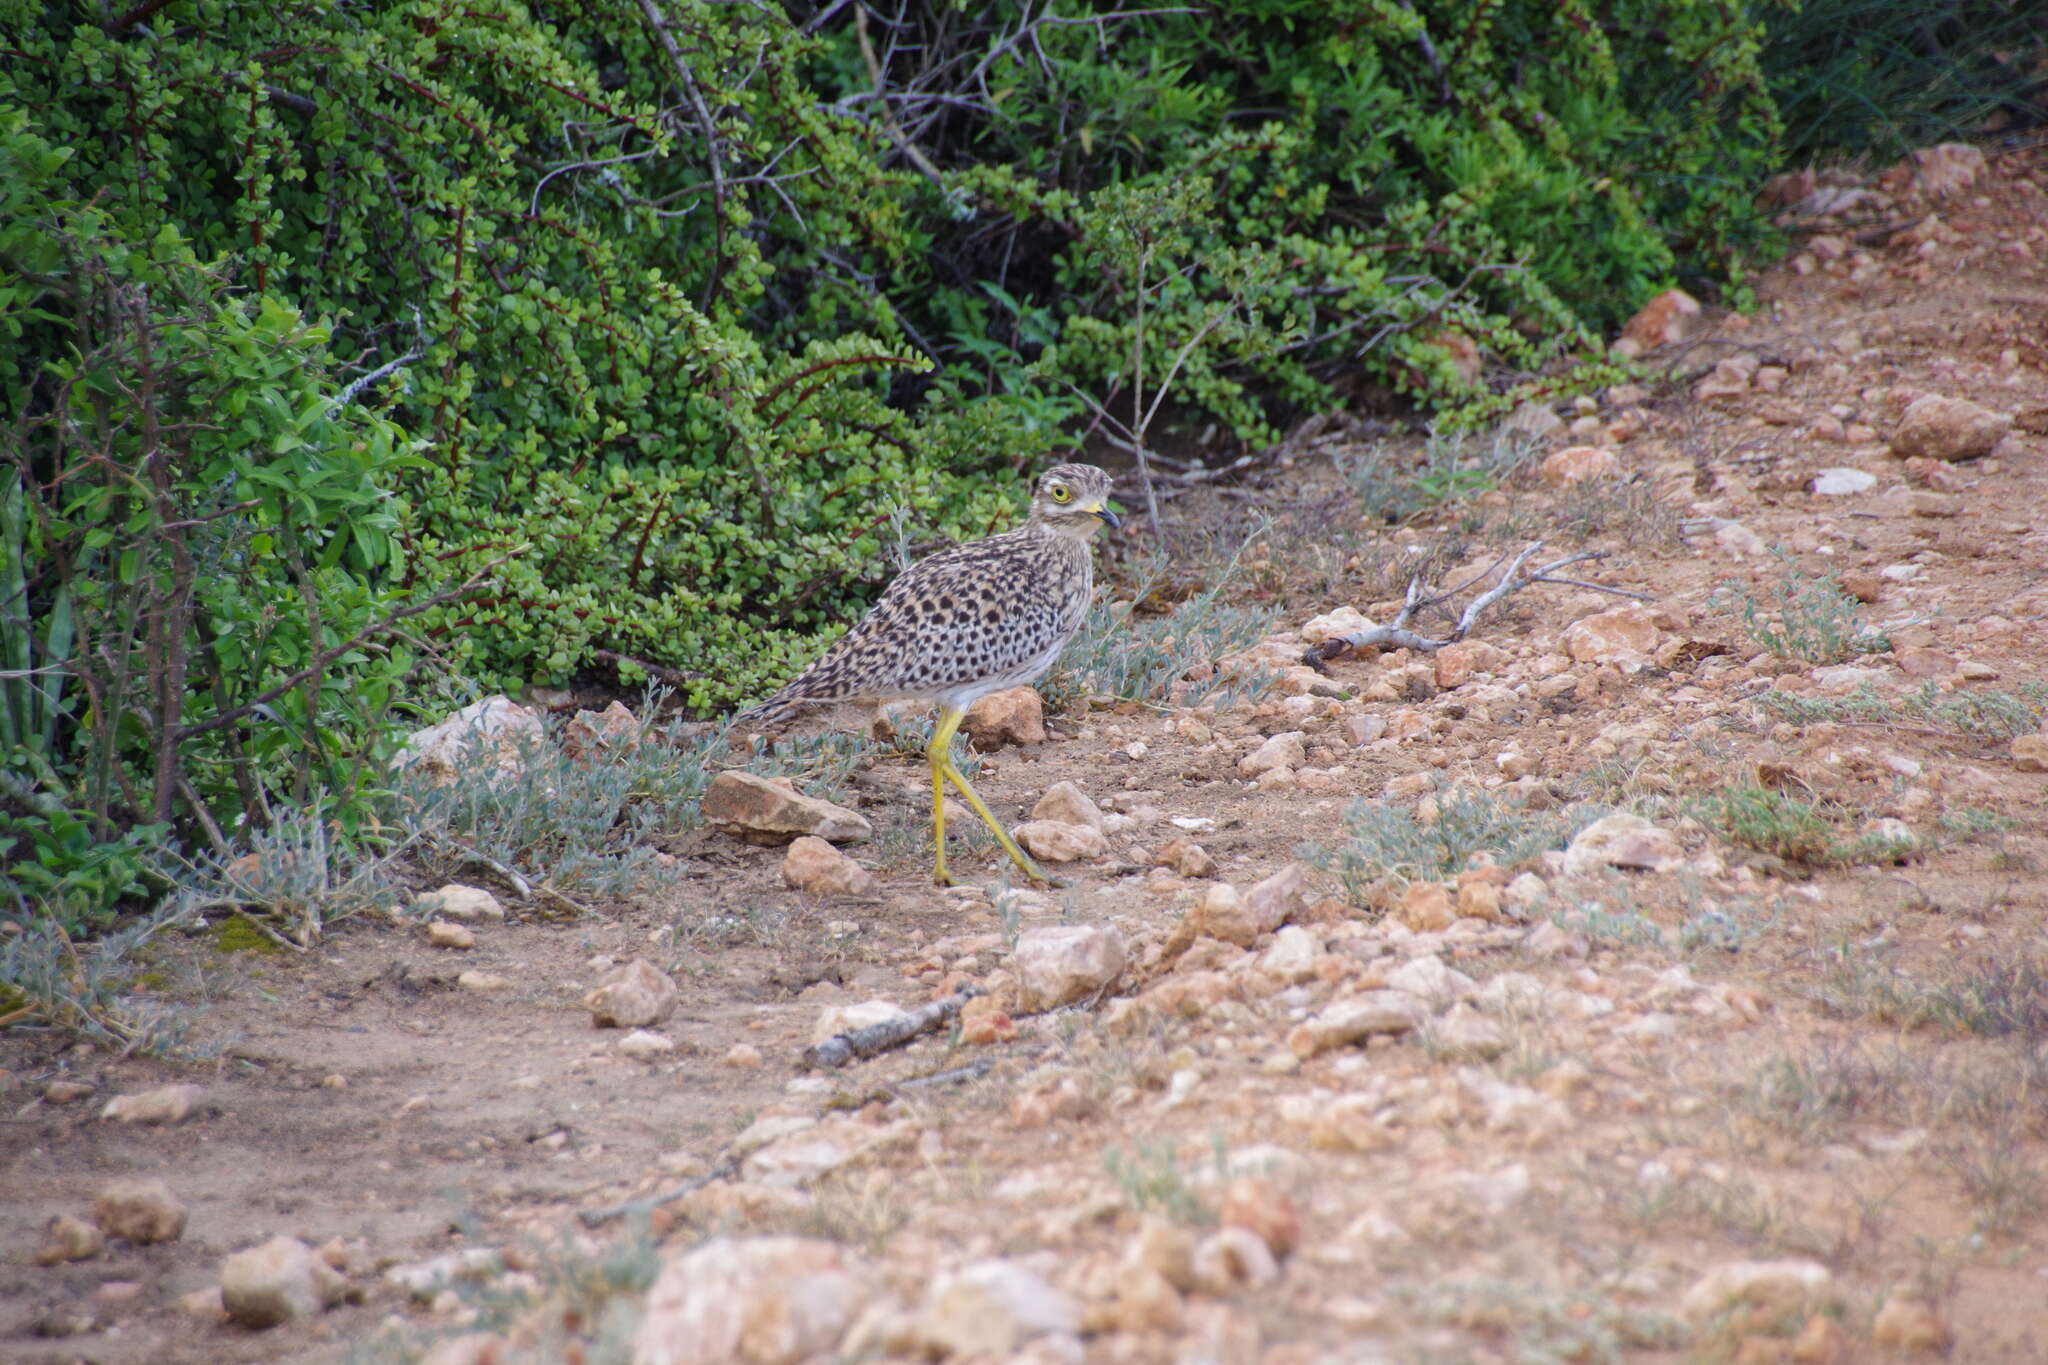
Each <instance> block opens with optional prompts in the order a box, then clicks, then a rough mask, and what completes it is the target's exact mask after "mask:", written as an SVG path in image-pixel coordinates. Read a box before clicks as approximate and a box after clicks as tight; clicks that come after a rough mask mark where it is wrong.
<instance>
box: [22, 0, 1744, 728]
mask: <svg viewBox="0 0 2048 1365" xmlns="http://www.w3.org/2000/svg"><path fill="white" fill-rule="evenodd" d="M188 8H189V9H190V11H191V14H190V15H187V13H186V10H187V9H188ZM651 11H652V12H653V13H655V14H657V15H658V16H659V18H660V24H659V25H658V26H657V25H656V24H653V23H650V22H649V12H650V7H639V8H636V7H631V6H617V7H597V8H588V7H586V8H583V9H575V8H570V9H557V10H551V11H547V12H538V11H529V10H526V9H522V8H520V7H518V6H501V7H493V8H490V9H486V10H479V9H476V8H474V7H466V6H460V5H456V4H454V3H450V2H448V0H420V2H419V3H415V4H409V5H404V6H380V7H371V8H369V9H363V10H350V11H346V12H342V11H333V10H324V9H306V8H293V7H266V6H239V5H227V4H219V3H204V2H201V0H194V3H192V4H190V5H189V6H187V5H180V6H178V7H175V9H174V10H155V9H151V8H150V7H148V6H142V7H137V8H135V9H132V10H127V11H123V12H121V13H118V14H115V15H112V16H111V17H110V16H109V15H108V14H107V13H105V12H104V11H102V10H101V9H100V8H99V7H95V6H86V5H82V4H28V3H22V0H12V2H11V3H4V4H0V33H4V34H5V36H6V38H7V41H8V42H9V44H10V45H11V46H12V47H13V49H14V50H15V51H17V52H18V53H20V54H21V58H20V59H19V60H16V61H14V62H12V63H10V65H9V67H8V68H7V70H6V71H5V72H0V100H5V101H9V102H12V103H15V104H17V105H18V106H20V107H22V108H26V109H32V110H34V111H35V112H36V117H37V118H38V119H39V120H40V121H41V122H42V124H43V129H44V133H45V136H46V137H47V138H48V139H49V141H50V142H51V143H53V144H56V145H60V146H62V147H64V148H66V149H67V150H69V151H70V152H72V153H73V155H72V158H71V160H70V161H69V162H68V163H67V164H66V168H65V172H64V174H65V176H66V177H67V183H68V186H69V191H70V193H71V194H72V196H73V197H75V198H76V199H78V200H80V201H87V200H95V199H97V202H99V203H101V204H102V206H103V211H104V212H105V213H106V214H107V215H108V219H109V224H110V226H111V229H112V230H113V231H114V233H115V234H116V235H117V236H119V237H121V238H122V239H124V240H127V241H130V242H142V241H149V240H153V239H154V238H155V236H156V235H157V233H159V232H160V231H162V230H164V229H166V228H169V229H172V230H174V231H177V232H179V233H181V234H183V235H184V236H185V237H187V238H188V239H189V240H190V241H191V242H192V245H193V248H194V254H195V257H196V259H199V260H201V261H206V262H209V263H214V262H219V263H221V268H222V269H223V270H224V271H225V272H226V274H227V276H229V277H231V278H232V280H233V282H234V283H235V285H236V286H237V287H240V288H243V289H247V290H250V291H253V292H254V293H258V294H261V293H268V294H271V295H275V296H276V297H277V298H278V299H280V300H288V301H289V302H290V303H291V304H293V305H295V306H296V307H297V309H298V310H299V312H300V313H301V315H303V316H308V317H321V318H324V319H326V323H325V324H324V325H327V326H329V327H331V328H332V329H333V335H334V340H335V349H336V351H337V353H338V354H340V355H345V356H348V357H350V360H349V361H348V362H347V365H346V366H345V367H344V368H343V370H342V371H341V372H339V373H337V375H336V378H337V380H345V381H347V382H348V383H349V384H350V385H351V396H354V397H358V398H361V399H364V400H366V401H368V402H370V403H371V404H372V405H373V407H375V408H376V409H377V410H379V411H381V412H382V413H383V414H384V415H385V416H387V417H388V418H390V419H391V420H392V421H393V422H395V423H396V424H397V426H398V429H399V430H400V431H402V432H405V433H408V434H409V435H410V436H411V437H413V438H415V439H417V440H418V441H419V442H421V451H422V454H423V457H424V458H423V459H422V460H421V461H420V462H419V463H418V464H417V465H407V466H406V467H404V468H402V469H399V470H396V471H393V476H392V478H391V479H390V481H389V485H388V487H387V488H386V490H385V491H387V492H390V493H392V494H394V495H395V496H394V497H393V498H392V499H391V500H390V502H389V504H388V510H389V511H390V512H391V514H392V516H393V517H394V518H395V520H394V523H393V525H392V526H391V527H390V528H389V535H390V537H391V540H392V544H393V547H394V549H393V554H392V559H391V561H390V562H389V564H388V565H387V566H386V568H385V570H384V573H385V574H387V575H389V576H391V577H394V578H395V579H396V581H397V583H398V585H400V586H402V587H403V588H405V589H406V590H408V591H409V592H412V593H414V594H416V595H419V594H430V593H432V592H435V591H438V590H442V589H446V588H450V587H454V586H458V585H461V584H463V583H465V582H466V581H467V580H468V578H469V577H470V576H471V575H472V574H477V573H487V574H488V576H489V578H490V580H491V582H490V586H489V590H488V591H486V592H484V593H482V594H481V595H478V596H477V597H476V598H475V599H474V600H472V601H466V602H464V603H463V604H461V605H459V606H456V605H450V606H447V607H445V608H437V609H435V610H432V611H429V612H427V613H426V614H425V615H424V616H423V617H422V618H421V619H420V620H418V621H417V622H416V623H415V628H416V630H417V631H418V633H419V635H420V637H421V638H422V639H423V640H424V641H426V642H427V643H429V644H431V645H432V647H433V648H434V649H435V650H437V651H438V652H439V653H440V654H441V655H442V656H443V657H444V658H446V659H447V660H448V661H449V662H451V663H453V664H455V665H456V666H458V667H461V668H464V669H466V670H468V671H470V672H472V673H473V674H475V675H477V676H479V677H480V678H482V679H483V680H485V681H486V682H488V683H491V684H494V685H512V684H523V683H526V682H529V681H536V682H550V683H556V682H561V681H564V680H566V679H568V678H570V677H571V676H573V675H575V674H577V673H579V672H580V671H583V670H587V669H591V668H601V669H604V670H606V671H608V672H609V671H622V672H623V673H624V674H625V675H626V676H627V677H628V678H633V677H637V676H639V674H640V673H641V672H642V671H643V670H642V668H641V665H647V666H650V667H651V669H652V670H653V671H655V672H656V673H657V675H658V676H662V677H665V678H669V679H671V680H673V681H676V682H678V683H679V684H680V685H681V687H682V688H683V691H684V699H685V700H686V701H687V702H688V703H689V704H690V705H692V706H694V707H697V708H699V709H705V708H711V707H716V706H721V705H724V704H726V703H729V702H731V701H733V700H735V699H739V698H743V697H746V696H749V695H753V694H756V693H758V692H759V691H760V690H762V689H763V688H765V687H766V686H767V685H769V684H770V683H771V682H773V681H776V680H779V679H780V677H782V676H783V675H785V674H786V673H787V672H789V671H790V670H791V669H792V668H793V667H794V665H795V664H796V663H797V661H798V660H799V659H800V658H801V657H802V656H803V655H805V654H808V653H809V652H811V651H813V650H815V649H816V648H817V647H818V646H819V645H820V644H822V643H823V642H824V641H825V640H827V639H829V638H830V636H831V635H832V634H833V633H834V632H835V631H836V630H837V629H839V628H840V626H841V625H842V624H843V622H844V621H846V620H847V619H848V618H849V617H851V616H852V615H853V614H855V613H856V612H857V611H858V610H859V609H860V608H861V607H862V606H864V605H865V604H866V603H867V602H869V601H871V600H872V598H873V597H874V595H875V594H876V592H877V591H878V589H879V587H880V586H881V581H882V579H883V577H884V568H885V566H886V565H887V564H888V563H889V560H890V556H889V554H888V553H887V551H888V550H889V549H890V548H891V546H892V543H903V542H907V543H910V544H913V545H925V544H930V543H934V542H936V541H940V540H943V539H944V538H945V537H949V536H961V535H968V534H977V533H980V532H982V531H985V530H987V529H988V528H989V527H990V526H992V525H994V524H996V523H999V522H1001V521H1004V520H1007V519H1008V518H1009V517H1010V516H1011V515H1012V511H1011V509H1012V508H1013V506H1014V504H1013V503H1012V502H1011V501H1010V500H1009V499H1008V498H1006V497H1005V496H1004V493H1003V490H1002V488H1001V487H999V486H992V485H991V484H989V483H988V482H985V478H986V476H987V475H989V474H995V475H997V476H999V477H1000V478H1007V477H1008V476H1009V475H1010V474H1011V473H1012V472H1014V471H1017V470H1019V469H1020V468H1021V467H1022V466H1023V465H1024V464H1026V463H1027V462H1029V461H1030V460H1031V459H1033V458H1034V457H1035V456H1036V455H1038V454H1039V453H1040V452H1042V451H1043V450H1045V449H1046V448H1047V447H1048V446H1049V445H1050V444H1051V443H1052V442H1053V441H1054V440H1056V439H1058V438H1059V437H1060V436H1062V435H1063V434H1070V433H1071V432H1072V430H1073V424H1074V422H1075V421H1076V420H1077V419H1079V418H1082V417H1085V416H1087V415H1088V412H1089V409H1090V408H1091V407H1093V408H1094V409H1095V411H1096V413H1097V415H1099V414H1100V413H1101V412H1103V411H1118V412H1121V411H1123V410H1124V406H1123V405H1124V403H1125V401H1126V400H1130V401H1131V402H1132V403H1134V404H1138V403H1139V402H1140V400H1142V407H1143V409H1145V410H1148V411H1155V412H1156V411H1159V410H1160V409H1159V407H1158V404H1157V401H1156V400H1157V397H1158V395H1159V394H1160V393H1161V392H1162V391H1166V392H1169V393H1170V394H1171V401H1170V403H1169V405H1168V407H1167V408H1166V409H1165V411H1166V412H1167V413H1169V414H1171V415H1174V416H1175V418H1176V420H1183V419H1185V418H1188V417H1203V416H1204V414H1206V415H1207V417H1205V418H1204V420H1208V419H1209V418H1213V419H1215V420H1219V421H1220V422H1221V424H1222V429H1223V430H1225V431H1227V432H1230V433H1234V435H1235V436H1236V437H1237V438H1238V439H1241V440H1252V441H1256V440H1263V439H1265V438H1266V437H1267V436H1268V435H1269V434H1270V433H1271V432H1272V431H1274V430H1275V429H1276V426H1277V424H1278V423H1280V422H1282V421H1284V420H1286V419H1287V417H1288V415H1289V414H1290V413H1291V412H1294V411H1299V410H1301V409H1303V408H1305V407H1310V406H1315V405H1321V404H1327V403H1330V402H1332V401H1335V399H1336V398H1337V397H1339V396H1341V395H1342V394H1344V393H1348V392H1351V391H1352V386H1353V385H1354V384H1355V383H1356V382H1357V381H1359V380H1370V381H1371V382H1374V383H1380V384H1384V385H1387V386H1389V387H1391V388H1393V389H1396V390H1401V391H1405V392H1408V393H1412V394H1415V395H1418V396H1420V397H1422V398H1424V399H1426V400H1428V401H1431V402H1436V403H1451V404H1459V403H1470V402H1475V401H1476V402H1478V403H1479V404H1480V407H1479V408H1478V409H1474V411H1479V410H1483V409H1485V408H1487V407H1488V406H1489V405H1491V406H1498V405H1499V404H1500V403H1502V402H1505V401H1508V400H1507V398H1506V397H1505V395H1507V394H1508V393H1509V392H1510V391H1513V390H1515V389H1516V388H1517V386H1526V385H1527V384H1530V383H1536V382H1539V379H1538V376H1539V375H1544V376H1547V377H1544V378H1542V379H1541V380H1540V382H1542V383H1546V384H1556V383H1565V382H1569V381H1568V380H1565V379H1560V378H1558V377H1556V376H1554V375H1549V374H1548V372H1549V371H1552V370H1554V369H1556V368H1557V367H1558V365H1560V364H1562V365H1564V366H1566V367H1569V366H1570V365H1573V364H1578V365H1580V366H1581V368H1582V369H1583V370H1584V372H1585V374H1587V375H1591V374H1593V373H1594V372H1595V370H1594V369H1586V368H1585V367H1587V366H1596V365H1597V357H1598V355H1599V350H1598V346H1597V341H1598V331H1599V329H1600V328H1601V327H1603V326H1605V325H1606V324H1607V323H1609V322H1611V321H1612V320H1613V319H1614V318H1615V317H1618V316H1620V315H1621V314H1623V313H1624V312H1625V311H1626V310H1627V309H1628V308H1630V307H1632V306H1633V304H1634V303H1635V302H1636V301H1638V300H1639V299H1640V297H1641V296H1642V295H1644V294H1645V293H1647V292H1648V291H1650V290H1651V289H1654V288H1655V287H1658V286H1659V285H1661V284H1663V283H1665V282H1668V280H1670V279H1671V278H1673V277H1674V276H1677V275H1684V274H1687V273H1688V272H1691V273H1702V274H1717V275H1721V276H1724V277H1728V276H1729V275H1730V272H1732V271H1736V270H1739V258H1740V253H1739V252H1737V253H1734V254H1731V253H1730V252H1729V250H1728V249H1727V248H1728V247H1729V245H1730V242H1731V240H1733V239H1734V238H1739V237H1740V236H1741V234H1742V233H1743V232H1744V231H1746V230H1747V229H1746V227H1745V225H1746V224H1749V223H1751V222H1752V220H1753V215H1752V214H1750V213H1749V211H1748V210H1747V207H1746V205H1747V198H1746V196H1747V194H1748V192H1749V188H1750V184H1751V182H1752V181H1753V179H1754V178H1755V175H1756V173H1758V172H1759V171H1760V170H1761V168H1763V167H1764V166H1765V165H1766V164H1767V161H1768V158H1769V155H1770V143H1771V138H1772V136H1773V124H1772V120H1771V112H1770V106H1769V102H1768V100H1767V99H1766V98H1765V96H1764V93H1763V91H1762V89H1761V86H1760V85H1759V83H1758V80H1757V77H1756V73H1755V70H1754V62H1753V55H1754V47H1755V39H1756V28H1755V25H1754V22H1753V21H1752V20H1750V19H1749V18H1747V17H1746V16H1745V15H1743V14H1741V13H1738V12H1730V11H1726V10H1724V9H1723V8H1721V7H1718V6H1713V5H1708V4H1704V3H1700V2H1699V0H1665V2H1664V3H1658V4H1653V5H1650V6H1647V7H1643V6H1620V5H1610V6H1594V5H1587V6H1577V5H1575V6H1571V7H1568V8H1567V10H1565V11H1559V10H1557V9H1556V8H1555V7H1553V6H1549V5H1537V4H1534V3H1512V4H1499V5H1489V6H1484V7H1481V8H1479V9H1477V10H1475V11H1473V12H1471V13H1469V14H1468V13H1465V12H1463V11H1459V12H1456V13H1450V12H1443V13H1438V12H1436V11H1434V10H1430V9H1422V10H1410V9H1407V8H1403V7H1400V6H1396V5H1394V4H1391V3H1386V0H1370V2H1369V3H1358V4H1355V5H1347V6H1343V7H1340V8H1339V10H1337V11H1331V12H1328V13H1324V12H1322V11H1310V10H1304V9H1302V8H1301V7H1299V6H1298V5H1293V4H1291V3H1285V2H1284V0H1257V2H1256V3H1238V4H1231V5H1227V6H1223V7H1221V10H1220V11H1219V12H1218V13H1216V14H1210V13H1207V12H1205V13H1202V14H1182V13H1178V12H1174V11H1171V10H1168V11H1148V12H1144V13H1140V14H1134V15H1130V16H1116V15H1102V16H1094V17H1083V18H1080V19H1078V20H1075V21H1072V22H1065V21H1058V20H1055V19H1054V18H1052V17H1050V16H1049V15H1048V14H1047V13H1045V12H1040V11H1034V10H1028V9H1026V8H1024V7H1021V6H1018V5H1015V4H1013V3H999V4H995V5H991V6H986V7H982V8H980V9H977V10H975V11H973V12H972V13H963V14H958V15H955V14H952V13H951V12H947V13H946V14H944V15H941V14H940V13H939V12H937V11H933V12H932V13H930V14H923V13H908V12H907V13H906V14H905V15H904V16H903V17H902V18H901V19H900V20H899V21H897V23H898V24H899V27H897V28H894V29H891V30H890V31H889V32H888V33H887V34H886V35H883V36H880V37H877V36H876V35H875V34H873V33H870V32H868V31H867V28H866V27H864V26H866V25H868V19H867V17H866V15H865V12H864V11H861V10H858V9H857V8H856V7H846V8H844V9H831V10H821V11H818V12H816V13H814V14H804V15H800V16H793V17H786V16H785V15H784V14H783V13H782V12H780V11H777V10H774V9H772V8H757V7H752V6H736V5H723V4H711V3H708V2H707V0H667V2H666V3H662V4H659V5H656V6H652V7H651ZM173 14H175V15H176V16H177V18H176V20H175V22H174V21H172V15H173ZM1218 19H1223V20H1227V22H1217V20H1218ZM191 20H200V21H198V22H192V21H191ZM921 40H922V41H921ZM1530 50H1545V51H1546V52H1547V54H1548V58H1549V59H1547V60H1545V61H1543V62H1536V63H1531V62H1527V61H1525V60H1524V59H1523V54H1524V53H1525V52H1527V51H1530ZM1250 110H1261V111H1268V112H1264V113H1261V114H1259V115H1257V116H1256V117H1248V116H1247V111H1250ZM1737 208H1739V210H1740V211H1738V212H1733V213H1731V212H1730V211H1731V210H1732V209H1737ZM1730 234H1733V238H1732V237H1731V236H1730ZM1744 240H1748V239H1744ZM1452 333H1457V334H1458V336H1459V337H1461V338H1463V341H1462V342H1461V341H1459V340H1458V339H1457V338H1453V337H1452V336H1451V334H1452ZM54 335H55V332H54V324H47V323H46V320H37V319H29V320H28V321H27V323H26V325H25V329H24V330H23V331H21V332H20V333H19V337H20V342H21V349H22V353H23V354H34V353H37V352H38V351H40V350H44V349H47V343H48V342H49V341H50V340H51V339H52V337H53V336H54ZM1468 342H1469V343H1471V344H1473V345H1476V346H1477V348H1478V350H1479V352H1480V353H1481V355H1482V357H1483V362H1484V366H1485V369H1484V371H1483V372H1482V373H1481V374H1480V375H1478V376H1476V377H1475V376H1474V375H1472V374H1471V373H1470V372H1469V371H1464V370H1461V369H1460V368H1459V365H1458V364H1457V363H1456V357H1455V355H1454V352H1456V351H1457V349H1458V347H1459V346H1461V345H1463V344H1465V343H1468ZM934 367H936V368H934ZM1082 395H1086V397H1083V396H1082ZM922 400H931V401H929V402H926V401H922Z"/></svg>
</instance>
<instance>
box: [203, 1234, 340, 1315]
mask: <svg viewBox="0 0 2048 1365" xmlns="http://www.w3.org/2000/svg"><path fill="white" fill-rule="evenodd" d="M347 1287H348V1282H347V1281H346V1280H344V1279H343V1278H342V1276H341V1275H340V1273H339V1272H337V1271H336V1270H335V1269H334V1267H332V1266H330V1265H328V1264H327V1262H325V1261H323V1260H321V1259H320V1257H319V1256H317V1255H315V1254H314V1252H313V1248H311V1247H309V1246H307V1245H306V1244H305V1243H304V1242H301V1241H299V1240H298V1239H297V1238H296V1237H273V1238H271V1239H270V1240H269V1241H267V1242H264V1243H262V1244H261V1245H259V1246H253V1247H250V1248H249V1249H248V1250H246V1251H238V1252H236V1253H235V1254H234V1255H232V1256H230V1257H228V1258H227V1260H226V1261H225V1262H224V1263H223V1264H222V1265H221V1269H220V1301H221V1307H223V1308H225V1309H226V1310H227V1314H228V1316H229V1317H230V1318H233V1319H234V1320H235V1321H236V1322H238V1323H240V1324H241V1325H242V1326H244V1327H259V1328H260V1327H275V1326H277V1325H278V1324H280V1323H285V1322H294V1321H296V1320H298V1319H300V1318H310V1317H313V1316H315V1315H316V1314H318V1313H319V1312H320V1310H321V1309H323V1308H326V1307H327V1306H329V1305H330V1304H334V1303H338V1302H339V1301H340V1299H341V1296H342V1294H343V1293H344V1292H345V1291H346V1290H347Z"/></svg>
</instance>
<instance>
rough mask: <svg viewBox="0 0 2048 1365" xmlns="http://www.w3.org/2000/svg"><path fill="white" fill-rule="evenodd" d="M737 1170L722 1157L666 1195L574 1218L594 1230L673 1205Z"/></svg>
mask: <svg viewBox="0 0 2048 1365" xmlns="http://www.w3.org/2000/svg"><path fill="white" fill-rule="evenodd" d="M739 1169H740V1163H739V1162H738V1161H736V1160H734V1159H733V1158H732V1157H722V1158H720V1160H719V1162H718V1164H717V1165H716V1166H713V1167H712V1168H711V1169H710V1170H708V1171H706V1172H705V1173H704V1174H703V1175H700V1176H698V1177H697V1178H696V1179H695V1180H686V1181H684V1182H683V1183H682V1184H680V1185H678V1186H676V1188H674V1189H672V1190H670V1191H669V1192H668V1193H667V1194H654V1195H649V1196H648V1197H647V1198H645V1199H628V1200H627V1201H626V1202H625V1203H623V1204H614V1205H612V1206H611V1207H610V1208H606V1209H584V1210H582V1211H581V1212H579V1213H578V1214H577V1215H576V1217H577V1218H579V1219H580V1220H582V1223H583V1226H584V1227H587V1228H594V1227H599V1226H601V1225H603V1224H605V1223H609V1222H611V1221H612V1220H613V1219H614V1218H624V1217H625V1216H627V1215H628V1214H633V1213H652V1212H654V1211H655V1210H656V1209H658V1208H660V1207H661V1206H662V1205H663V1204H673V1203H675V1202H676V1200H678V1199H681V1198H682V1197H683V1196H684V1195H686V1194H695V1193H696V1192H697V1191H698V1190H701V1189H703V1188H704V1187H705V1186H706V1185H709V1184H710V1183H711V1182H712V1181H714V1180H723V1179H725V1178H726V1177H727V1176H731V1175H737V1174H738V1173H739Z"/></svg>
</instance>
